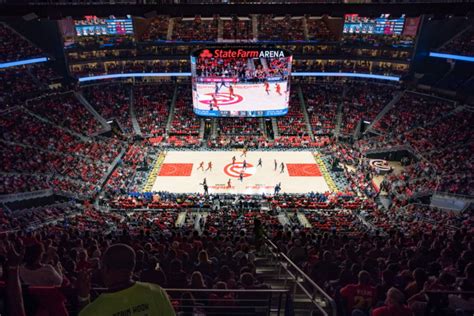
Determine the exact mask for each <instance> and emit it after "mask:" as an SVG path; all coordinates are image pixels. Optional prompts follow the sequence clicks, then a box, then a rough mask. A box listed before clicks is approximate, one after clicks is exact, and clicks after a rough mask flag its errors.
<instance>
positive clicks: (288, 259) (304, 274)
mask: <svg viewBox="0 0 474 316" xmlns="http://www.w3.org/2000/svg"><path fill="white" fill-rule="evenodd" d="M264 238H265V241H266V242H267V244H268V245H270V246H271V248H273V249H274V250H275V251H276V252H277V255H278V256H279V257H280V258H283V259H284V261H285V262H286V263H287V264H289V265H290V266H291V267H292V268H293V269H295V270H296V272H298V274H299V275H300V276H301V277H302V278H303V279H304V281H305V282H308V283H309V284H310V285H311V286H312V287H313V288H314V289H316V291H317V292H319V293H320V294H321V295H322V296H323V297H324V298H325V299H326V300H327V301H328V302H329V304H330V306H331V313H332V314H331V315H333V316H335V315H337V307H336V302H335V301H334V300H333V299H332V298H331V296H329V294H327V293H326V292H325V291H324V290H323V289H322V288H321V287H320V286H319V285H317V284H316V282H314V281H313V280H312V279H311V278H310V277H309V276H308V275H307V274H306V273H305V272H304V271H303V270H301V269H300V268H299V267H298V266H297V265H296V264H295V263H294V262H293V261H292V260H291V259H290V258H288V256H286V255H285V254H284V253H282V252H281V251H280V249H279V248H278V246H277V245H275V244H274V243H273V242H272V241H271V240H270V239H269V238H268V237H266V236H265V237H264ZM282 266H283V265H282ZM283 267H284V266H283ZM284 269H285V270H286V271H287V272H288V273H289V274H291V275H292V276H293V277H294V275H293V274H292V273H291V272H290V271H288V269H287V268H286V267H284ZM295 279H296V277H295ZM301 288H302V290H303V291H304V292H305V293H306V294H307V295H308V296H309V297H310V299H311V301H312V302H313V304H315V305H316V306H317V307H318V309H319V310H320V311H321V312H322V313H324V314H325V315H328V313H327V312H326V311H325V310H323V309H322V307H321V306H319V305H318V304H317V303H316V302H315V299H314V293H309V292H308V291H307V290H306V289H305V288H303V287H302V286H301Z"/></svg>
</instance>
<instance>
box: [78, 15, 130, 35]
mask: <svg viewBox="0 0 474 316" xmlns="http://www.w3.org/2000/svg"><path fill="white" fill-rule="evenodd" d="M74 26H75V29H76V35H77V36H100V35H131V34H133V20H132V18H131V16H127V17H126V18H124V19H117V18H115V16H113V15H112V16H110V17H109V18H99V17H97V16H95V15H88V16H85V17H84V19H83V20H75V21H74Z"/></svg>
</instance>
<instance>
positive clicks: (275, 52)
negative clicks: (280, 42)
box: [191, 47, 291, 59]
mask: <svg viewBox="0 0 474 316" xmlns="http://www.w3.org/2000/svg"><path fill="white" fill-rule="evenodd" d="M191 56H193V57H198V58H209V59H211V58H282V57H289V56H291V53H290V52H289V51H287V50H284V49H266V48H260V47H252V48H204V49H199V50H196V51H194V52H193V53H192V54H191Z"/></svg>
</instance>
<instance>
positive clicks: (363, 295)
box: [341, 284, 375, 315]
mask: <svg viewBox="0 0 474 316" xmlns="http://www.w3.org/2000/svg"><path fill="white" fill-rule="evenodd" d="M341 296H342V297H343V298H344V299H345V300H346V302H347V311H348V312H349V315H350V313H351V312H352V310H354V309H361V310H368V309H369V308H370V307H372V305H373V304H374V303H375V287H373V286H370V285H361V284H349V285H346V286H345V287H343V288H342V289H341Z"/></svg>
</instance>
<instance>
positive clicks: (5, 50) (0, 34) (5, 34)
mask: <svg viewBox="0 0 474 316" xmlns="http://www.w3.org/2000/svg"><path fill="white" fill-rule="evenodd" d="M0 38H1V39H2V42H1V43H0V56H1V57H0V62H1V63H3V62H10V61H16V60H21V59H28V58H35V57H40V56H43V55H44V54H43V52H42V51H41V50H40V49H39V48H38V47H36V46H34V45H33V44H32V43H30V42H29V41H27V40H26V39H25V38H24V37H22V36H21V35H20V34H19V33H17V32H15V31H13V29H12V28H10V27H9V26H7V25H6V24H4V23H0Z"/></svg>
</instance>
